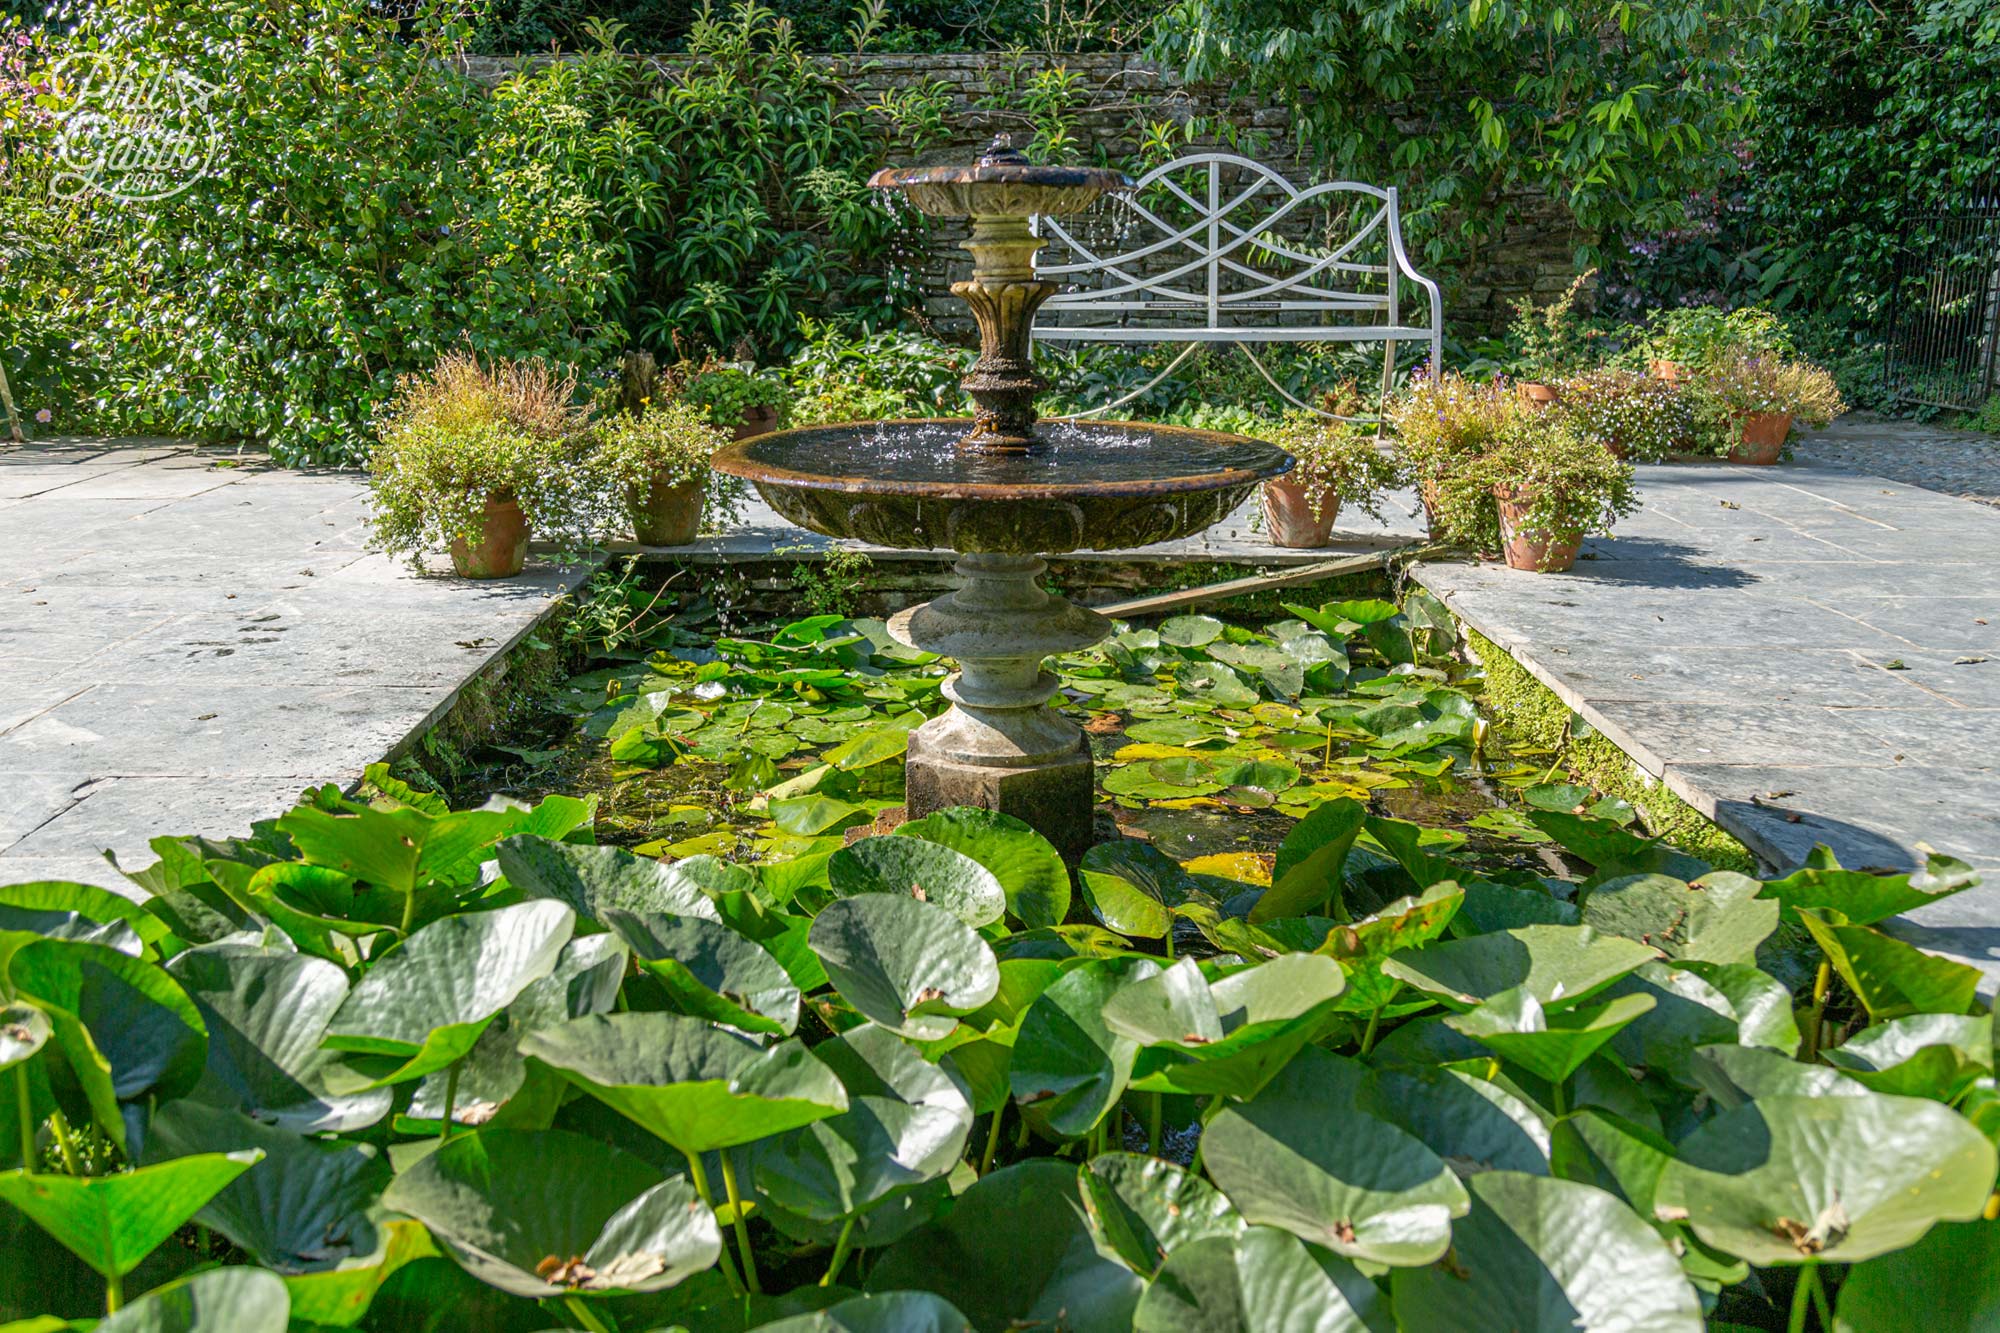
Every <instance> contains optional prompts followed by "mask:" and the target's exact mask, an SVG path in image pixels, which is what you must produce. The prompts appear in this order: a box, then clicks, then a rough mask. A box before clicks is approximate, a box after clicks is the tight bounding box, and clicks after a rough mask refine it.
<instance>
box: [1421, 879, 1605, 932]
mask: <svg viewBox="0 0 2000 1333" xmlns="http://www.w3.org/2000/svg"><path fill="white" fill-rule="evenodd" d="M1582 922H1583V914H1582V913H1581V912H1579V911H1578V910H1577V906H1576V904H1575V903H1573V902H1567V901H1565V900H1563V899H1561V898H1558V897H1556V896H1555V895H1554V894H1553V893H1550V892H1549V891H1548V890H1547V889H1541V888H1534V889H1529V888H1519V887H1517V886H1515V885H1512V884H1495V883H1492V882H1491V881H1489V880H1483V879H1475V880H1472V881H1470V882H1469V883H1467V884H1466V885H1465V905H1464V906H1463V907H1461V908H1460V909H1459V912H1458V916H1457V919H1456V920H1455V921H1454V922H1453V923H1452V929H1453V932H1454V933H1455V934H1459V935H1484V934H1489V933H1491V932H1493V931H1496V930H1513V929H1516V928H1517V927H1520V926H1575V925H1581V924H1582Z"/></svg>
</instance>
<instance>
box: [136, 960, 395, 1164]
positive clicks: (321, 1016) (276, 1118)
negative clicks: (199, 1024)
mask: <svg viewBox="0 0 2000 1333" xmlns="http://www.w3.org/2000/svg"><path fill="white" fill-rule="evenodd" d="M167 970H168V971H169V972H171V973H172V974H173V976H174V978H175V979H176V980H177V981H179V982H180V983H181V985H182V986H183V987H184V988H186V990H187V993H188V995H189V996H190V997H191V998H192V999H193V1000H194V1002H195V1005H196V1007H197V1008H199V1009H200V1010H201V1016H202V1018H203V1020H204V1021H205V1022H206V1023H207V1026H208V1030H209V1043H208V1069H207V1072H206V1074H205V1076H204V1078H203V1081H202V1085H201V1086H200V1087H199V1088H198V1089H196V1091H195V1093H194V1095H195V1096H196V1097H197V1098H199V1099H200V1100H202V1101H204V1102H209V1103H211V1104H214V1105H218V1106H229V1107H233V1108H235V1109H236V1110H239V1111H242V1112H244V1113H246V1114H248V1115H250V1116H252V1117H254V1118H255V1119H257V1120H259V1121H263V1122H265V1123H268V1124H275V1125H282V1126H284V1127H285V1128H286V1129H289V1130H293V1131H296V1132H298V1133H301V1134H312V1133H320V1132H327V1131H331V1132H335V1133H344V1132H346V1131H348V1130H355V1129H362V1128H365V1127H367V1126H369V1125H372V1124H374V1123H375V1122H376V1121H378V1120H380V1119H381V1118H382V1117H383V1116H385V1115H387V1114H388V1113H389V1102H390V1093H389V1090H388V1089H387V1088H376V1089H368V1090H365V1091H360V1092H349V1091H341V1092H335V1091H334V1090H333V1087H332V1086H329V1085H330V1084H331V1085H336V1086H340V1087H342V1088H347V1087H351V1086H353V1085H354V1084H357V1083H364V1082H366V1081H367V1080H366V1079H365V1078H363V1077H361V1076H359V1075H357V1074H355V1073H354V1072H353V1071H352V1070H349V1069H347V1067H346V1065H345V1062H344V1060H343V1058H342V1057H341V1056H340V1055H339V1054H338V1053H337V1052H334V1051H329V1050H326V1049H324V1048H323V1047H322V1046H321V1045H320V1042H321V1039H322V1038H323V1037H324V1036H325V1035H326V1026H327V1024H328V1022H330V1021H331V1020H332V1018H333V1016H334V1014H335V1013H337V1012H338V1011H339V1009H340V1006H341V1004H342V1003H343V1002H344V1001H345V1000H346V999H347V974H346V973H345V972H343V971H342V970H341V969H340V968H338V967H336V966H334V965H333V964H332V963H329V962H327V961H326V960H325V959H323V958H314V957H310V956H308V955H305V954H287V953H274V952H272V951H270V950H267V949H255V948H249V947H246V946H244V945H240V944H209V945H203V946H202V947H200V948H198V949H189V950H187V951H186V952H185V953H182V954H180V955H178V956H176V957H175V958H174V960H173V961H172V962H171V963H169V964H168V965H167Z"/></svg>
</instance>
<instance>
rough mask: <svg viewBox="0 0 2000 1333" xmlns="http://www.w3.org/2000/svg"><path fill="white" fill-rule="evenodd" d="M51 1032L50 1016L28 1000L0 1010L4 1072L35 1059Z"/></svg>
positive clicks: (0, 1052)
mask: <svg viewBox="0 0 2000 1333" xmlns="http://www.w3.org/2000/svg"><path fill="white" fill-rule="evenodd" d="M49 1032H50V1027H49V1016H48V1015H47V1014H45V1013H43V1012H42V1011H41V1010H40V1009H38V1008H36V1007H35V1006H34V1005H32V1004H29V1003H28V1002H27V1001H25V1000H20V1001H16V1002H15V1003H13V1004H10V1005H8V1006H7V1007H6V1008H4V1009H0V1070H5V1069H12V1068H13V1067H14V1066H15V1065H18V1064H20V1063H21V1062H22V1061H23V1060H27V1059H31V1058H33V1056H34V1054H35V1052H36V1051H39V1050H41V1049H42V1046H43V1045H44V1043H46V1042H47V1041H48V1039H49Z"/></svg>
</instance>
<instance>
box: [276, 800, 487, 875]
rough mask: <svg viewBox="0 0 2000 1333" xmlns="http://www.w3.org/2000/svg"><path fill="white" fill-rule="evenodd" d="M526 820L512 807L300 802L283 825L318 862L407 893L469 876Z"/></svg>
mask: <svg viewBox="0 0 2000 1333" xmlns="http://www.w3.org/2000/svg"><path fill="white" fill-rule="evenodd" d="M521 822H522V819H521V814H520V812H519V811H514V810H460V811H456V812H454V813H452V814H449V815H427V814H425V813H423V812H422V811H421V810H415V809H411V808H409V807H404V808H402V809H397V810H377V809H375V808H373V807H372V806H353V807H350V809H349V810H348V811H347V812H345V813H338V814H336V813H335V812H333V811H331V810H324V809H321V808H319V807H318V806H314V805H300V806H294V807H293V808H292V809H291V810H290V811H288V812H286V813H285V814H284V815H282V816H280V817H279V819H278V821H277V828H278V831H279V832H281V833H283V834H285V835H286V836H287V837H289V838H290V839H291V840H292V843H293V845H294V846H296V847H297V848H298V851H299V854H300V855H301V856H303V857H304V858H305V859H306V860H307V861H308V862H310V863H312V864H313V865H317V866H327V867H329V868H331V869H334V870H338V871H340V872H342V873H343V874H348V875H352V876H354V877H355V878H356V879H363V880H367V881H368V882H369V883H371V884H376V885H379V886H381V887H382V888H385V889H388V890H390V891H391V892H393V893H395V894H397V895H400V896H407V895H409V894H412V893H415V892H417V890H418V889H419V888H420V887H421V886H422V885H424V884H425V883H426V882H427V881H430V880H435V879H447V878H452V877H454V876H455V877H457V878H460V879H470V878H471V877H472V873H473V872H474V871H476V869H477V867H478V861H479V857H480V854H481V853H483V852H484V851H485V850H486V849H487V848H488V847H490V846H492V845H493V844H494V843H495V842H497V841H498V840H499V839H501V838H503V837H505V836H507V835H508V834H510V833H513V832H516V831H517V830H518V828H519V826H520V824H521Z"/></svg>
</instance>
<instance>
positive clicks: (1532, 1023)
mask: <svg viewBox="0 0 2000 1333" xmlns="http://www.w3.org/2000/svg"><path fill="white" fill-rule="evenodd" d="M1652 1007H1653V997H1652V996H1650V995H1644V994H1638V995H1621V996H1618V997H1617V998H1616V999H1613V1000H1610V1001H1608V1002H1606V1003H1604V1004H1590V1005H1577V1006H1575V1007H1574V1008H1570V1009H1562V1010H1557V1011H1556V1012H1555V1013H1553V1014H1551V1013H1549V1012H1548V1011H1546V1010H1544V1009H1543V1008H1542V1004H1541V1001H1539V1000H1537V999H1536V998H1535V997H1534V996H1533V995H1532V994H1530V993H1529V992H1527V991H1524V990H1511V991H1502V992H1501V993H1500V994H1498V995H1495V996H1492V997H1491V998H1489V999H1487V1000H1486V1001H1485V1002H1484V1003H1482V1004H1480V1005H1479V1006H1478V1007H1477V1008H1474V1009H1472V1010H1470V1011H1468V1012H1466V1013H1463V1014H1453V1015H1451V1016H1450V1017H1448V1018H1446V1019H1445V1020H1444V1021H1445V1025H1446V1026H1447V1027H1450V1028H1454V1029H1456V1030H1457V1031H1459V1032H1463V1033H1464V1034H1465V1035H1466V1036H1468V1037H1471V1038H1473V1039H1474V1040H1476V1041H1478V1042H1479V1043H1480V1044H1482V1045H1484V1046H1486V1047H1487V1048H1488V1049H1490V1050H1491V1051H1493V1052H1494V1054H1496V1055H1498V1056H1499V1057H1500V1058H1501V1059H1503V1060H1506V1061H1508V1062H1509V1063H1511V1064H1516V1065H1519V1066H1520V1067H1521V1068H1523V1069H1525V1070H1527V1071H1528V1072H1529V1073H1531V1074H1533V1075H1534V1076H1535V1077H1537V1078H1541V1079H1546V1080H1548V1081H1549V1082H1550V1083H1566V1082H1568V1081H1569V1076H1570V1075H1571V1074H1573V1073H1575V1072H1576V1068H1577V1066H1578V1065H1580V1064H1582V1063H1583V1062H1584V1061H1585V1060H1588V1059H1589V1058H1590V1057H1591V1056H1592V1055H1594V1054H1596V1053H1597V1051H1598V1050H1599V1049H1600V1048H1601V1047H1602V1046H1603V1045H1604V1044H1605V1043H1606V1042H1608V1041H1610V1040H1611V1039H1612V1038H1613V1037H1615V1036H1617V1035H1618V1033H1619V1031H1620V1030H1621V1029H1623V1028H1624V1027H1625V1026H1626V1025H1627V1024H1628V1023H1630V1022H1632V1021H1633V1020H1634V1019H1636V1018H1638V1017H1639V1015H1641V1014H1643V1013H1646V1012H1647V1011H1648V1010H1650V1009H1651V1008H1652Z"/></svg>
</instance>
